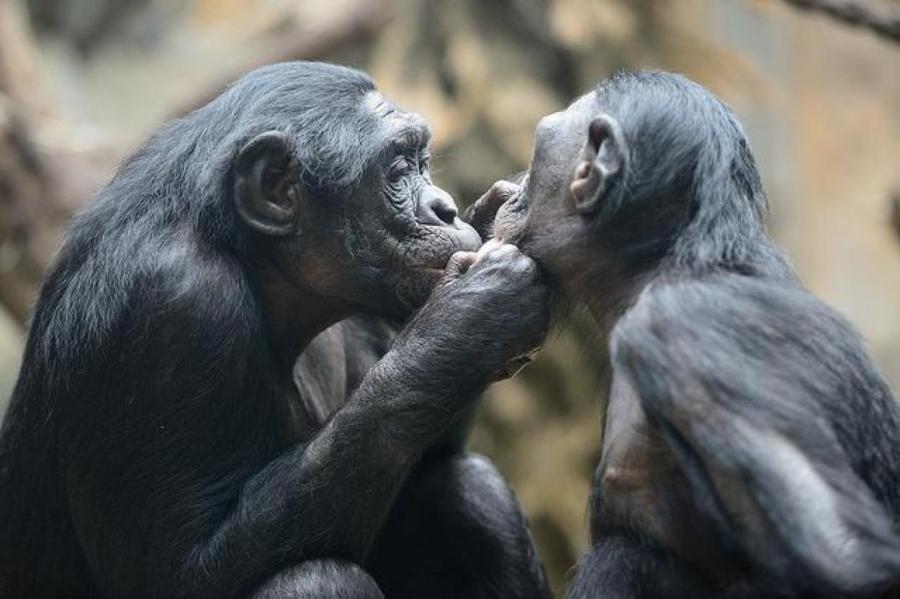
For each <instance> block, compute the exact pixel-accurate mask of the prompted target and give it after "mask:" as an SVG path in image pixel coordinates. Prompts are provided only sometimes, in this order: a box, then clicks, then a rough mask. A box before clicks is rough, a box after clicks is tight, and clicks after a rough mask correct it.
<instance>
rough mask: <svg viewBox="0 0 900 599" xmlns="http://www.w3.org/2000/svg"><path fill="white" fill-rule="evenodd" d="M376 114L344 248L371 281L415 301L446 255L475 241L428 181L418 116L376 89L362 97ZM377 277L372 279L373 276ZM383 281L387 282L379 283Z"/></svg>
mask: <svg viewBox="0 0 900 599" xmlns="http://www.w3.org/2000/svg"><path fill="white" fill-rule="evenodd" d="M365 106H366V109H367V110H369V111H371V113H372V115H373V118H374V119H375V123H376V124H375V125H374V127H375V128H376V130H377V131H378V133H377V140H376V141H375V143H376V146H377V151H376V152H375V153H374V155H373V159H372V160H371V162H370V164H369V165H368V167H367V168H366V170H365V172H364V173H363V175H362V179H361V182H360V184H359V185H358V186H357V187H356V189H355V190H353V192H352V193H351V194H350V197H349V198H348V201H347V209H348V219H347V224H348V226H349V227H350V229H349V231H350V233H351V234H350V235H349V236H348V237H347V241H348V243H350V244H351V245H350V248H349V249H350V251H351V253H352V255H353V257H354V259H355V260H357V261H358V265H359V266H360V267H362V268H364V269H366V271H367V273H369V274H371V277H372V282H374V283H375V286H374V287H376V289H372V290H371V291H372V292H375V291H378V289H377V287H382V289H381V291H385V292H387V294H388V297H385V298H383V299H381V300H379V302H380V304H383V302H393V301H397V300H399V301H400V303H401V304H403V305H404V306H407V307H415V306H418V305H420V304H421V303H422V302H423V301H424V300H425V298H426V297H427V296H428V294H429V293H430V292H431V289H432V287H433V286H434V284H435V283H436V282H437V280H438V278H440V276H441V275H442V274H443V270H444V267H445V266H446V264H447V261H448V260H449V258H450V256H451V255H452V254H454V253H455V252H457V251H463V250H466V251H473V250H476V249H478V247H479V246H480V245H481V238H480V237H479V236H478V234H477V233H476V232H475V230H474V229H472V227H470V226H469V225H468V224H466V223H464V222H463V221H462V220H461V219H460V218H459V216H458V211H457V208H456V204H455V203H454V201H453V198H452V197H450V195H449V194H448V193H447V192H446V191H444V190H443V189H441V188H440V187H438V186H437V185H435V184H434V182H433V181H432V180H431V173H430V168H429V167H430V165H429V160H430V153H429V150H428V142H429V140H430V137H431V134H430V132H429V130H428V126H427V125H426V124H425V121H424V120H423V119H422V118H421V117H420V116H419V115H417V114H415V113H410V112H404V111H402V110H400V109H399V108H397V107H395V106H394V105H393V104H391V102H390V101H388V100H387V99H385V98H384V97H383V96H382V95H381V94H379V93H378V92H371V93H369V94H368V95H367V96H366V99H365ZM379 276H380V277H381V279H382V280H381V281H378V280H377V279H378V277H379ZM385 285H386V286H385Z"/></svg>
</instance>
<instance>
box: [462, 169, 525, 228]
mask: <svg viewBox="0 0 900 599" xmlns="http://www.w3.org/2000/svg"><path fill="white" fill-rule="evenodd" d="M518 192H519V186H518V185H516V184H515V183H513V182H512V181H502V180H501V181H497V182H496V183H494V184H493V185H492V186H491V188H490V189H489V190H487V192H486V193H485V194H484V195H483V196H481V197H480V198H478V199H477V200H476V201H475V203H473V204H472V205H471V206H469V207H468V208H466V210H465V212H464V213H463V216H462V219H463V220H464V221H465V222H467V223H469V224H470V225H472V228H474V229H475V230H476V231H477V232H478V234H479V235H481V238H482V239H485V238H486V237H488V236H489V235H490V229H491V226H492V225H493V223H494V217H496V216H497V210H499V209H500V206H502V205H503V204H504V203H505V202H507V201H509V200H510V199H511V198H512V197H513V196H515V195H516V194H517V193H518Z"/></svg>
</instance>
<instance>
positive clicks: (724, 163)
mask: <svg viewBox="0 0 900 599" xmlns="http://www.w3.org/2000/svg"><path fill="white" fill-rule="evenodd" d="M596 92H597V100H598V103H599V105H600V106H601V108H602V110H603V111H604V112H607V113H609V114H611V115H612V116H613V117H615V118H616V119H617V120H618V121H619V123H620V124H621V125H622V130H623V132H624V135H625V137H626V141H627V143H628V146H629V149H630V156H629V157H630V160H631V169H630V172H629V173H627V174H626V179H625V181H624V182H623V187H624V189H625V190H626V195H627V196H628V200H627V201H628V202H634V203H635V204H642V203H644V202H654V205H653V206H651V208H650V209H652V210H654V211H656V210H661V209H664V208H665V206H662V205H661V202H662V200H664V201H665V202H675V203H678V204H679V205H680V206H681V207H682V208H683V209H684V213H685V214H686V219H685V224H684V227H683V228H682V229H681V230H680V231H678V234H677V238H676V240H675V241H674V243H673V246H672V247H671V248H670V252H669V260H670V262H671V265H672V266H676V267H685V268H690V269H691V270H694V271H696V270H704V269H709V270H716V269H726V270H734V271H739V272H745V273H747V274H769V275H775V276H782V277H789V276H790V268H789V266H788V265H787V262H786V261H785V259H784V257H783V256H782V255H781V253H780V252H779V251H778V250H777V249H776V248H775V247H774V246H773V245H772V244H771V243H770V242H769V241H768V237H767V235H766V219H767V216H768V203H767V198H766V194H765V192H764V190H763V187H762V183H761V181H760V177H759V172H758V171H757V168H756V162H755V161H754V159H753V155H752V153H751V151H750V144H749V142H748V141H747V137H746V135H745V134H744V130H743V128H742V127H741V125H740V123H739V122H738V120H737V118H736V117H735V115H734V113H733V112H732V111H731V110H730V109H729V108H728V107H727V106H726V105H725V104H724V103H723V102H722V101H721V100H719V99H718V98H717V97H716V96H714V95H713V94H712V93H710V92H709V91H708V90H706V89H705V88H704V87H703V86H701V85H699V84H697V83H695V82H693V81H691V80H689V79H687V78H686V77H684V76H682V75H677V74H672V73H665V72H659V71H639V72H633V71H622V72H619V73H616V74H615V75H614V76H612V77H610V78H609V79H606V80H604V81H602V82H601V83H600V84H599V85H598V86H597V89H596ZM670 208H671V206H670Z"/></svg>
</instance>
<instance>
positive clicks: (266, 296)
mask: <svg viewBox="0 0 900 599" xmlns="http://www.w3.org/2000/svg"><path fill="white" fill-rule="evenodd" d="M253 279H254V280H255V291H256V293H257V297H258V301H259V303H260V312H261V315H262V320H263V327H264V328H265V332H266V336H267V338H268V339H267V340H268V345H269V347H270V348H271V349H272V355H273V357H274V359H275V367H276V368H277V369H278V371H279V372H281V373H282V374H286V375H288V376H290V373H291V370H292V368H293V365H294V362H295V361H296V359H297V357H298V356H299V355H300V354H301V353H303V350H304V349H306V346H307V345H309V343H310V342H311V341H312V340H313V338H315V337H316V335H318V334H319V333H321V332H322V331H324V330H325V329H327V328H328V327H330V326H331V325H333V324H335V323H336V322H338V321H339V320H343V319H344V318H346V317H348V316H350V315H352V314H353V312H354V310H353V309H352V308H351V307H350V306H349V305H348V304H347V303H345V302H342V301H340V300H338V299H335V298H329V297H323V296H321V295H319V294H316V293H314V292H312V291H309V290H307V289H301V288H299V287H297V286H295V285H294V284H293V283H291V282H290V281H288V280H287V279H285V278H284V276H283V275H282V274H281V273H279V272H278V271H277V270H276V269H274V268H271V267H269V266H262V267H260V268H259V269H258V272H256V273H255V274H254V277H253Z"/></svg>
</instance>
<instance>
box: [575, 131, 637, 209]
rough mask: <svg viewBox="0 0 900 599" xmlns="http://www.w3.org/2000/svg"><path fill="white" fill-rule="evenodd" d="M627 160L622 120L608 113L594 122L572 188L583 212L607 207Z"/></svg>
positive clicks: (576, 206)
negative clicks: (607, 201) (619, 121)
mask: <svg viewBox="0 0 900 599" xmlns="http://www.w3.org/2000/svg"><path fill="white" fill-rule="evenodd" d="M627 161H628V148H627V147H626V145H625V138H624V136H623V135H622V129H621V128H620V127H619V123H617V122H616V120H615V119H614V118H612V117H611V116H609V115H605V114H604V115H602V116H599V117H597V118H595V119H594V120H593V121H591V124H590V126H589V127H588V139H587V142H586V143H585V145H584V150H583V151H582V155H581V161H580V162H579V163H578V166H577V167H576V168H575V177H574V178H573V180H572V185H571V187H570V189H571V191H572V196H573V197H574V198H575V210H576V211H577V212H578V213H579V214H583V215H585V216H592V215H593V214H595V213H596V212H597V210H599V208H600V207H601V206H603V204H604V201H605V200H606V199H607V198H608V197H609V196H610V194H611V193H612V192H613V190H614V188H615V187H616V185H617V183H618V182H619V180H620V178H621V177H622V174H623V173H624V171H625V167H626V163H627Z"/></svg>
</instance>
